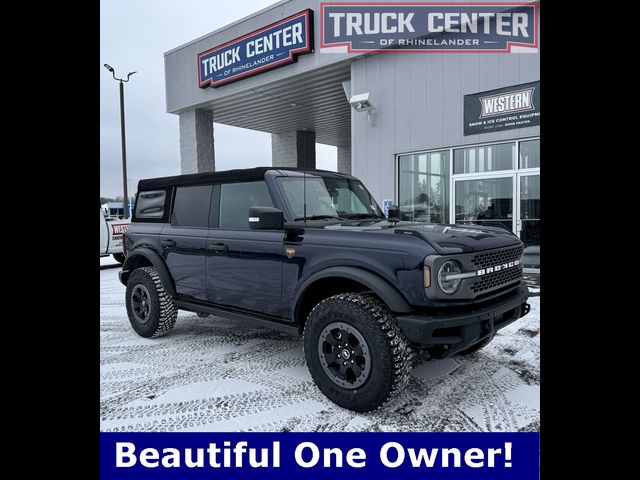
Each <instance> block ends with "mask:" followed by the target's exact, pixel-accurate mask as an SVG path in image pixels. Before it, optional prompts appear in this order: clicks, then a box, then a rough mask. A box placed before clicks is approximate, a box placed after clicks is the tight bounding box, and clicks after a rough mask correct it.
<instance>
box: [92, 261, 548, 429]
mask: <svg viewBox="0 0 640 480" xmlns="http://www.w3.org/2000/svg"><path fill="white" fill-rule="evenodd" d="M110 265H113V267H110ZM116 265H117V264H115V262H114V261H113V260H112V259H111V258H110V257H109V258H103V259H101V271H100V417H101V418H100V428H101V430H102V431H411V430H416V431H516V430H520V431H531V430H533V431H537V430H539V425H540V410H539V406H540V385H539V383H540V321H539V319H540V317H539V300H540V296H539V295H540V293H539V292H540V289H539V287H538V286H537V284H536V283H535V282H534V281H532V283H531V286H530V289H531V292H532V294H533V296H532V298H531V299H530V301H529V303H531V313H530V314H529V315H527V316H526V317H524V318H522V319H520V320H518V321H516V322H514V323H512V324H511V325H509V326H508V327H506V328H505V329H503V330H501V331H500V333H499V334H498V335H497V336H496V338H495V340H494V341H493V342H491V344H489V345H488V346H487V347H486V348H485V349H483V350H481V351H480V352H477V353H475V354H474V355H471V356H469V357H467V358H455V359H444V360H437V361H433V360H422V361H420V362H419V363H418V365H417V366H416V367H415V368H414V370H413V373H412V376H411V381H410V383H409V386H408V387H407V389H406V390H405V391H404V392H402V393H401V394H400V395H399V396H398V397H396V398H395V399H393V400H392V401H391V402H389V403H388V404H387V405H385V406H384V407H382V408H381V409H379V410H378V411H376V412H372V413H367V414H358V413H354V412H351V411H349V410H345V409H342V408H340V407H338V406H336V405H335V404H333V403H331V402H330V401H329V400H327V399H326V398H325V397H324V395H322V393H321V392H320V390H318V388H317V387H316V386H315V385H314V383H313V382H312V380H311V377H310V375H309V373H308V371H307V367H306V365H305V361H304V356H303V353H302V343H301V341H300V340H299V339H296V338H293V337H290V336H288V335H286V334H284V333H278V332H273V331H270V330H267V329H262V328H256V327H249V326H247V325H245V324H243V323H241V322H236V321H231V320H227V319H222V318H217V317H209V318H205V319H201V318H198V317H197V316H196V315H195V314H191V313H188V312H180V314H179V316H178V321H177V323H176V326H175V328H174V330H172V331H171V332H170V333H169V334H168V335H167V336H165V337H162V338H159V339H155V340H149V339H145V338H141V337H139V336H138V335H136V333H135V332H134V331H133V330H132V329H131V327H130V325H129V320H128V318H127V314H126V310H125V307H124V287H123V286H122V285H121V284H120V282H119V281H118V275H117V274H118V268H117V267H116Z"/></svg>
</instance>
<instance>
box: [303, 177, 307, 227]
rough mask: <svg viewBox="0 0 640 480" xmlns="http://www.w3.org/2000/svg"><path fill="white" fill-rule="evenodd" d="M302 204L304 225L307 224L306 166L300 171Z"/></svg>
mask: <svg viewBox="0 0 640 480" xmlns="http://www.w3.org/2000/svg"><path fill="white" fill-rule="evenodd" d="M302 192H303V193H302V204H303V212H302V215H303V216H304V223H305V224H306V223H307V166H306V165H305V166H304V169H303V170H302Z"/></svg>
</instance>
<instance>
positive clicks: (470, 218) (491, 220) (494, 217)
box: [455, 177, 513, 230]
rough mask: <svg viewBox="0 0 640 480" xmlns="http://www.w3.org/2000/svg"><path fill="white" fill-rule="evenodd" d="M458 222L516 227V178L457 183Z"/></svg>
mask: <svg viewBox="0 0 640 480" xmlns="http://www.w3.org/2000/svg"><path fill="white" fill-rule="evenodd" d="M455 196H456V223H477V224H480V225H493V226H498V227H500V226H502V227H504V228H506V229H508V230H511V229H512V228H513V179H512V178H511V177H507V178H488V179H483V180H458V181H456V195H455Z"/></svg>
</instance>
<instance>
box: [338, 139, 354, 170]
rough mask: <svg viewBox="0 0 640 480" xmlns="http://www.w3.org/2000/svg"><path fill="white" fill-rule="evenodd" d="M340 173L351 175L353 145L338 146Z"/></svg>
mask: <svg viewBox="0 0 640 480" xmlns="http://www.w3.org/2000/svg"><path fill="white" fill-rule="evenodd" d="M338 172H339V173H346V174H347V175H351V144H350V143H346V144H344V145H338Z"/></svg>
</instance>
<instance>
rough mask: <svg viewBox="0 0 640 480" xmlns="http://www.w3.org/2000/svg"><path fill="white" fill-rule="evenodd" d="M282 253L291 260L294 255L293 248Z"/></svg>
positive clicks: (288, 248) (294, 250)
mask: <svg viewBox="0 0 640 480" xmlns="http://www.w3.org/2000/svg"><path fill="white" fill-rule="evenodd" d="M284 251H285V252H286V253H287V258H293V256H294V255H295V254H296V249H295V248H291V247H287V248H285V250H284Z"/></svg>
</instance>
